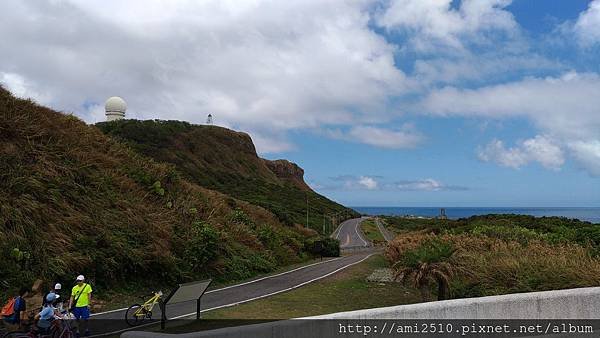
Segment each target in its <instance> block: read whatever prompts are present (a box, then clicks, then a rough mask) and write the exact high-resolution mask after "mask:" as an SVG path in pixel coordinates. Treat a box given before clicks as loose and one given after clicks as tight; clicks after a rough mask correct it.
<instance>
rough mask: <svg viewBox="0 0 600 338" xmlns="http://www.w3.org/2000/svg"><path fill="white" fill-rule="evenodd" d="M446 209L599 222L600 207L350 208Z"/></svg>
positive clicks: (388, 211)
mask: <svg viewBox="0 0 600 338" xmlns="http://www.w3.org/2000/svg"><path fill="white" fill-rule="evenodd" d="M441 208H444V209H446V215H447V216H448V218H450V219H458V218H464V217H471V216H476V215H487V214H519V215H531V216H536V217H542V216H558V217H567V218H576V219H579V220H581V221H588V222H591V223H600V207H598V208H592V207H581V208H579V207H548V208H545V207H538V208H505V207H494V208H490V207H352V209H354V210H356V211H358V212H360V213H362V214H367V215H389V216H415V217H418V216H421V217H435V216H438V215H439V214H440V209H441Z"/></svg>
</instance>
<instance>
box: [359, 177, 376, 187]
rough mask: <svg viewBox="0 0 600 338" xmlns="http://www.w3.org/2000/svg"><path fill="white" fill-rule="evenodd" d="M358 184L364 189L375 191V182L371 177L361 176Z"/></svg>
mask: <svg viewBox="0 0 600 338" xmlns="http://www.w3.org/2000/svg"><path fill="white" fill-rule="evenodd" d="M358 184H359V185H361V186H363V187H365V188H366V189H368V190H374V189H377V181H376V180H375V179H374V178H373V177H369V176H361V177H359V179H358Z"/></svg>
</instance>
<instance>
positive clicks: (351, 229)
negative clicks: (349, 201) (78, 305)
mask: <svg viewBox="0 0 600 338" xmlns="http://www.w3.org/2000/svg"><path fill="white" fill-rule="evenodd" d="M366 219H367V217H362V218H353V219H349V220H347V221H344V222H342V224H340V226H339V227H338V228H337V229H336V231H335V232H334V233H333V234H332V237H333V238H336V239H339V240H340V248H342V249H344V248H351V247H369V246H372V245H373V244H372V243H371V242H369V241H367V240H366V239H365V235H364V234H363V233H362V230H361V228H360V222H362V221H363V220H366Z"/></svg>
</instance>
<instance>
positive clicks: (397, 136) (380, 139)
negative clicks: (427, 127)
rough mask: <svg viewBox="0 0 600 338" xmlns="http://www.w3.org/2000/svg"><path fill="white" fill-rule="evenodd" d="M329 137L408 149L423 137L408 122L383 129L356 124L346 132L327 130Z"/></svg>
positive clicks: (382, 146) (390, 147)
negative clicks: (396, 127) (400, 125)
mask: <svg viewBox="0 0 600 338" xmlns="http://www.w3.org/2000/svg"><path fill="white" fill-rule="evenodd" d="M326 134H327V135H328V136H329V137H332V138H337V139H342V140H348V141H352V142H359V143H364V144H368V145H372V146H375V147H381V148H388V149H409V148H414V147H416V146H417V145H419V144H420V143H421V142H422V141H423V139H424V137H423V136H422V135H421V134H420V133H419V132H418V131H416V130H415V128H414V127H413V126H412V125H410V124H404V125H403V126H402V128H400V129H385V128H379V127H374V126H356V127H352V128H351V129H350V130H349V131H348V132H343V131H341V130H328V131H326Z"/></svg>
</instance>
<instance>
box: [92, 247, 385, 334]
mask: <svg viewBox="0 0 600 338" xmlns="http://www.w3.org/2000/svg"><path fill="white" fill-rule="evenodd" d="M375 254H376V253H371V254H369V255H367V256H366V257H364V258H363V259H361V260H359V261H357V262H354V263H350V264H347V265H344V266H342V267H340V268H338V269H336V270H334V271H332V272H329V273H327V274H325V275H323V276H319V277H317V278H313V279H311V280H308V281H306V282H302V283H300V284H298V285H294V286H292V287H289V288H287V289H284V290H279V291H275V292H271V293H269V294H266V295H262V296H258V297H253V298H250V299H246V300H242V301H239V302H235V303H230V304H225V305H219V306H215V307H211V308H208V309H204V310H201V311H200V313H203V312H208V311H213V310H217V309H222V308H226V307H231V306H235V305H239V304H243V303H248V302H251V301H253V300H257V299H261V298H266V297H269V296H273V295H276V294H279V293H282V292H286V291H290V290H293V289H297V288H299V287H301V286H304V285H306V284H309V283H312V282H315V281H318V280H320V279H323V278H325V277H328V276H331V275H333V274H334V273H336V272H338V271H341V270H344V269H346V268H348V267H351V266H353V265H356V264H359V263H362V262H363V261H365V260H366V259H367V258H369V257H371V256H373V255H375ZM339 258H342V257H339ZM339 258H337V259H339ZM331 261H333V260H329V261H328V262H331ZM219 290H223V289H219ZM213 291H217V290H213ZM195 315H196V312H192V313H188V314H185V315H180V316H176V317H172V318H169V319H168V320H173V319H181V318H185V317H192V316H195ZM158 323H159V322H154V323H148V324H142V325H138V326H135V327H128V328H125V329H121V330H118V331H113V332H107V333H102V334H98V335H93V336H90V338H93V337H103V336H108V335H114V334H117V333H121V332H125V331H130V330H134V329H138V328H142V327H147V326H150V325H156V324H158Z"/></svg>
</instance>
